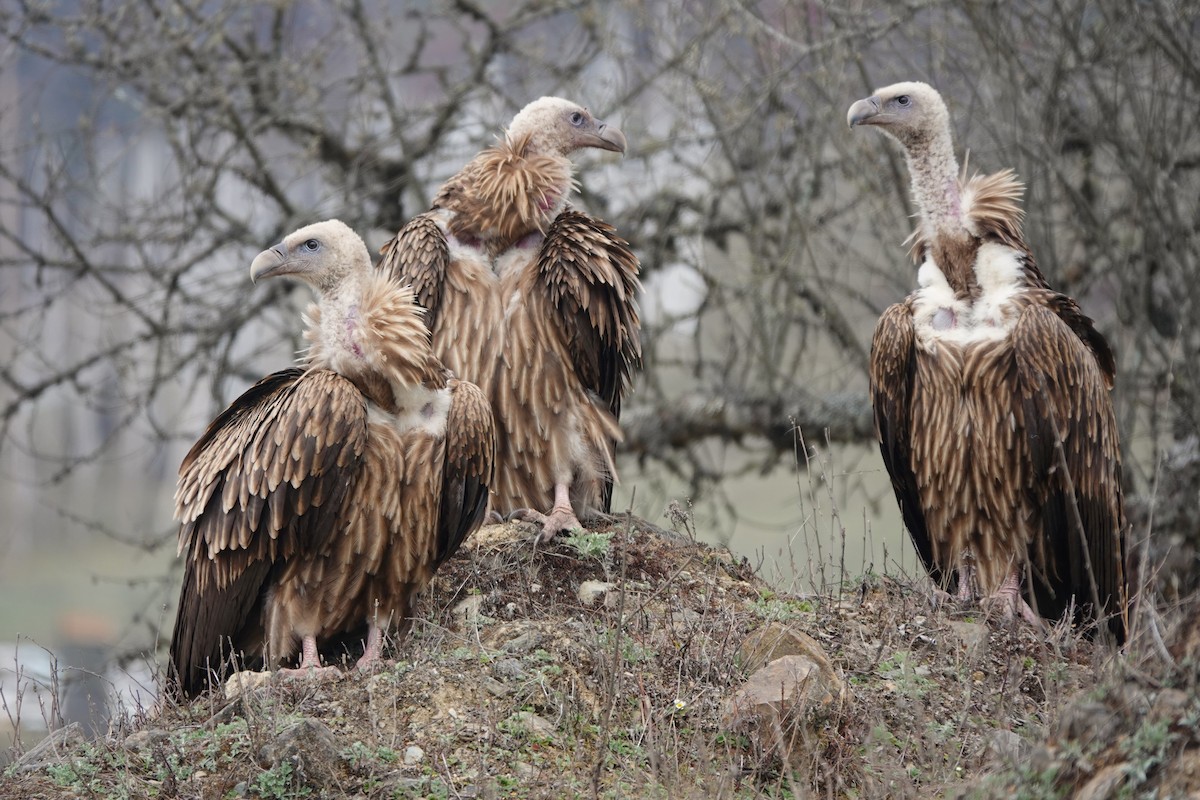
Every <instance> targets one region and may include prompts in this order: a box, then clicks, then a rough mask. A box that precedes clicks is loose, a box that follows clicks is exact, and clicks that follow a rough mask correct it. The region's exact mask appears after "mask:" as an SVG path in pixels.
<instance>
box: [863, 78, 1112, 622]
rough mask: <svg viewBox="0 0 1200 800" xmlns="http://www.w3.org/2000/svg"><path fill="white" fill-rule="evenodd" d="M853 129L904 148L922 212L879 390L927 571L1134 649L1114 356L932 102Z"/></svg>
mask: <svg viewBox="0 0 1200 800" xmlns="http://www.w3.org/2000/svg"><path fill="white" fill-rule="evenodd" d="M848 122H849V124H850V126H851V127H853V126H857V125H870V126H872V127H875V128H877V129H879V130H880V131H883V132H884V133H886V134H888V135H889V136H891V137H892V138H894V139H895V140H896V141H898V142H899V143H900V144H901V145H902V146H903V147H904V151H905V154H906V156H907V159H908V168H909V172H910V174H911V179H912V194H913V199H914V200H915V202H916V206H917V208H918V210H919V220H920V221H919V223H918V227H917V229H916V231H915V232H914V234H913V241H914V242H915V243H914V245H913V248H912V255H913V257H914V259H915V260H916V261H917V262H918V263H919V264H920V268H919V270H918V272H917V289H916V290H915V291H914V292H913V293H912V294H910V295H909V296H908V297H907V298H906V299H905V300H904V301H903V302H902V303H898V304H896V305H893V306H891V307H890V308H888V309H887V310H886V311H885V312H884V313H883V316H882V317H881V318H880V320H879V323H878V325H877V326H876V328H875V335H874V339H873V341H872V345H871V364H870V372H871V374H870V379H871V392H872V399H873V405H874V411H875V425H876V431H877V435H878V438H879V443H880V448H881V450H882V453H883V460H884V463H885V464H886V465H887V469H888V472H889V473H890V474H891V478H892V486H893V487H894V489H895V492H896V499H897V500H898V501H899V503H900V508H901V511H902V513H903V516H904V522H905V525H906V526H907V528H908V530H909V533H910V534H911V536H912V540H913V543H914V544H915V545H916V549H917V552H918V553H919V554H920V557H921V560H922V561H923V562H924V565H925V568H926V569H927V570H928V572H929V574H930V575H931V576H932V577H933V579H934V580H935V581H937V582H938V583H939V584H940V585H942V586H943V587H944V588H946V589H948V590H951V591H955V590H956V591H957V595H958V597H959V598H960V599H963V600H971V599H975V598H980V599H983V600H985V601H987V602H988V603H989V604H999V605H1000V607H1001V608H1002V609H1003V610H1004V612H1005V613H1006V615H1012V614H1013V613H1019V614H1020V615H1021V616H1022V617H1024V618H1025V619H1027V620H1029V621H1030V622H1033V623H1035V624H1037V622H1038V615H1039V614H1040V615H1041V616H1042V617H1046V618H1050V619H1057V618H1059V617H1061V616H1063V614H1064V613H1065V612H1066V611H1067V609H1069V608H1074V609H1075V615H1074V619H1075V620H1076V621H1078V622H1089V621H1097V622H1100V623H1103V624H1106V625H1107V626H1108V628H1109V630H1111V631H1112V632H1113V633H1114V634H1115V635H1116V636H1117V638H1118V639H1121V638H1123V635H1124V616H1125V607H1126V584H1125V570H1124V567H1125V516H1124V512H1123V509H1122V501H1121V451H1120V445H1119V442H1118V437H1117V422H1116V418H1115V417H1114V415H1113V406H1112V400H1111V397H1110V392H1111V389H1112V384H1113V375H1114V371H1115V365H1114V360H1113V355H1112V351H1111V350H1110V349H1109V347H1108V344H1107V343H1106V342H1105V340H1104V337H1103V336H1101V335H1100V333H1099V332H1098V331H1097V330H1096V329H1095V327H1094V326H1093V324H1092V320H1091V319H1089V318H1088V317H1086V316H1084V314H1083V313H1082V312H1081V311H1080V309H1079V306H1078V305H1077V304H1076V303H1075V301H1074V300H1072V299H1071V298H1070V297H1067V296H1066V295H1063V294H1060V293H1058V292H1056V291H1054V290H1053V289H1051V288H1050V286H1049V284H1048V283H1047V282H1046V279H1045V278H1044V277H1043V276H1042V273H1041V271H1040V270H1039V269H1038V267H1037V264H1036V262H1035V261H1034V258H1033V254H1032V253H1031V252H1030V251H1029V247H1028V246H1027V245H1026V243H1025V239H1024V236H1023V234H1022V232H1021V222H1022V216H1023V212H1022V209H1021V205H1020V200H1021V196H1022V194H1023V188H1024V187H1023V185H1022V184H1021V183H1020V182H1019V181H1018V180H1017V178H1016V176H1015V174H1014V173H1013V172H1012V171H1011V170H1004V171H1002V172H998V173H996V174H993V175H975V176H974V177H972V178H970V179H969V180H968V179H966V177H965V175H963V176H960V174H959V167H958V163H957V161H956V159H955V156H954V150H953V146H952V143H951V137H950V117H949V113H948V112H947V110H946V106H945V104H944V103H943V102H942V98H941V96H940V95H939V94H938V93H937V92H936V91H935V90H934V89H932V88H931V87H929V86H927V85H926V84H923V83H899V84H896V85H894V86H888V87H887V88H884V89H880V90H879V91H877V92H876V93H875V94H873V95H872V96H871V97H868V98H866V99H864V100H859V101H858V102H857V103H855V104H854V105H852V106H851V107H850V111H849V114H848ZM1031 606H1032V607H1031ZM1034 609H1036V612H1037V613H1036V614H1035V612H1034Z"/></svg>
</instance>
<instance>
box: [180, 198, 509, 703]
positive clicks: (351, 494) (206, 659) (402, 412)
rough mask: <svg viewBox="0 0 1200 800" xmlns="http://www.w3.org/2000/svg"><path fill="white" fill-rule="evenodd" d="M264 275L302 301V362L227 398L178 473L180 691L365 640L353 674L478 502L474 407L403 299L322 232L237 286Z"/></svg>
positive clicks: (334, 228) (480, 445)
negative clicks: (296, 291) (298, 291)
mask: <svg viewBox="0 0 1200 800" xmlns="http://www.w3.org/2000/svg"><path fill="white" fill-rule="evenodd" d="M276 275H291V276H293V277H295V278H298V279H300V280H303V281H305V282H306V283H309V284H310V285H312V286H313V288H314V289H316V291H317V295H318V302H317V303H316V304H314V305H312V306H310V308H309V310H308V314H307V315H306V319H307V322H308V329H307V330H306V332H305V338H306V339H307V340H308V342H309V349H308V352H307V354H306V356H305V358H304V364H303V367H302V368H295V369H287V370H283V371H282V372H277V373H275V374H273V375H269V376H267V377H266V378H264V379H263V380H261V381H259V382H258V383H257V384H255V385H254V386H253V387H252V388H250V389H249V390H248V391H247V392H246V393H245V394H243V395H242V396H241V397H239V398H238V399H237V400H235V401H234V402H233V404H232V405H230V406H229V408H227V409H226V410H225V411H224V412H222V413H221V415H220V416H218V417H217V418H216V419H215V420H214V421H213V422H212V424H210V425H209V426H208V429H207V430H206V431H205V432H204V434H203V435H202V436H201V437H200V440H199V441H197V442H196V444H195V445H194V446H193V447H192V449H191V451H190V452H189V453H188V454H187V457H186V458H185V459H184V461H183V465H182V466H181V467H180V470H179V486H178V489H177V490H176V493H175V515H176V518H177V519H178V520H179V521H180V523H181V528H180V531H179V552H180V554H181V555H182V556H183V558H184V579H183V588H182V590H181V592H180V599H179V613H178V617H177V619H176V623H175V631H174V635H173V637H172V640H171V670H172V674H171V676H170V678H171V680H172V681H173V686H174V688H175V689H176V690H177V691H178V692H179V693H181V694H182V695H184V696H191V695H194V694H196V693H198V692H200V691H202V690H203V689H204V688H205V687H206V685H207V684H208V681H209V676H210V674H211V673H212V672H216V673H220V672H222V671H224V670H225V669H227V668H229V667H230V666H234V667H236V666H239V665H241V664H246V665H254V664H255V663H256V662H257V663H258V664H262V663H264V662H265V663H266V664H267V665H268V666H274V665H277V664H278V663H280V662H281V661H284V660H286V659H290V658H292V657H293V656H294V655H295V654H296V651H297V649H298V648H299V649H300V650H301V651H302V653H303V658H302V661H301V668H304V669H308V668H313V669H315V668H317V667H318V665H319V658H318V654H317V653H318V647H319V646H336V645H337V644H338V643H342V644H348V643H350V642H353V641H354V640H355V639H358V640H360V641H361V640H362V638H363V637H364V636H365V644H364V649H363V656H362V658H361V659H360V660H359V665H360V666H361V667H368V666H370V665H371V664H372V663H373V662H374V661H375V660H376V659H378V657H379V646H380V638H381V635H382V633H383V632H384V631H385V630H387V629H388V628H389V627H391V628H393V629H399V631H401V632H403V631H404V630H405V629H406V627H407V622H408V617H409V614H410V611H411V607H412V599H413V596H414V595H415V594H416V593H417V592H419V591H420V590H421V589H423V588H424V587H425V586H426V585H427V584H428V583H429V580H430V578H431V577H432V575H433V572H434V570H436V569H437V567H438V566H439V565H440V564H441V563H442V562H443V561H445V560H446V559H447V558H449V557H450V556H451V555H453V553H454V552H455V550H456V549H457V548H458V546H459V544H460V543H461V542H462V540H463V539H464V538H465V537H466V536H467V535H468V534H469V533H470V532H471V531H472V530H474V529H475V528H476V527H478V526H479V524H480V523H481V522H482V520H483V516H484V513H485V510H486V507H487V496H488V485H489V483H490V481H491V476H492V469H493V461H494V456H495V438H494V431H493V423H492V413H491V409H490V407H489V404H488V402H487V400H486V398H485V397H484V396H483V394H482V392H480V390H479V389H478V388H477V387H475V386H474V385H472V384H470V383H466V382H464V381H458V380H455V379H453V378H451V377H448V375H447V372H446V370H445V368H444V367H443V366H442V364H441V363H440V362H439V361H438V359H437V358H436V357H435V356H434V354H433V351H432V349H431V347H430V342H429V331H428V329H427V328H426V327H425V325H424V323H423V321H422V319H421V315H422V311H421V309H420V307H419V306H418V305H417V304H416V303H415V302H414V298H413V294H412V290H411V289H410V288H408V287H406V286H401V285H399V284H396V283H394V282H392V281H391V280H389V279H388V277H387V276H386V275H385V274H383V273H380V272H377V271H375V270H374V269H373V268H372V266H371V258H370V254H369V253H368V251H367V249H366V245H364V244H363V242H362V240H361V239H360V238H359V237H358V236H357V235H356V234H355V233H354V232H353V231H351V230H350V229H349V228H348V227H346V226H345V225H344V224H342V223H341V222H338V221H336V220H331V221H328V222H321V223H317V224H315V225H309V226H307V227H305V228H301V229H300V230H298V231H296V232H295V233H292V234H291V235H289V236H288V237H287V238H285V239H284V240H283V242H281V243H280V244H278V245H276V246H275V247H273V248H271V249H270V250H266V251H264V252H263V253H261V254H259V256H258V257H257V258H255V259H254V264H253V265H252V267H251V277H252V278H256V279H257V278H263V277H272V276H276Z"/></svg>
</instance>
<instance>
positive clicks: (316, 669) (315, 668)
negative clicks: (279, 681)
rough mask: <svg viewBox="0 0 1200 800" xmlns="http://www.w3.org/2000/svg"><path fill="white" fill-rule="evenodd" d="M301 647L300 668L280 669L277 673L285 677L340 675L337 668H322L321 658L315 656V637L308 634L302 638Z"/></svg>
mask: <svg viewBox="0 0 1200 800" xmlns="http://www.w3.org/2000/svg"><path fill="white" fill-rule="evenodd" d="M302 641H303V646H302V649H301V656H300V666H299V667H297V668H295V669H281V670H279V673H280V674H281V675H284V676H286V677H292V678H296V677H301V676H310V675H311V676H313V677H329V676H334V675H340V674H341V671H340V670H339V669H338V668H337V667H322V666H321V657H320V656H319V655H317V637H316V636H313V635H312V634H308V635H307V636H305V637H304V638H303V640H302Z"/></svg>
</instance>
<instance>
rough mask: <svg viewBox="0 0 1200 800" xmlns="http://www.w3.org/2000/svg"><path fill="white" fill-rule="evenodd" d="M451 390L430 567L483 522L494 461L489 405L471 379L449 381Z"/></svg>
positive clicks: (494, 436)
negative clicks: (441, 479)
mask: <svg viewBox="0 0 1200 800" xmlns="http://www.w3.org/2000/svg"><path fill="white" fill-rule="evenodd" d="M450 391H451V399H450V411H449V414H448V415H447V418H446V445H445V446H446V466H445V469H444V470H443V473H442V475H443V485H442V499H441V509H440V511H439V517H438V532H437V539H438V541H437V555H436V557H435V559H434V569H436V568H437V567H438V566H439V565H440V564H441V563H442V562H444V561H445V560H446V559H448V558H450V557H451V556H453V555H454V553H455V552H456V551H457V550H458V548H459V546H460V545H461V544H462V543H463V540H464V539H466V537H467V535H468V534H470V533H471V531H473V530H475V529H476V528H478V527H479V526H480V524H482V522H483V517H484V514H486V513H487V505H488V488H489V487H490V486H491V485H492V478H493V474H494V470H495V462H496V430H495V422H494V420H493V417H492V407H491V404H490V403H488V401H487V398H486V397H485V396H484V394H483V392H482V391H480V389H479V387H477V386H476V385H475V384H473V383H468V382H466V381H458V380H453V381H451V384H450Z"/></svg>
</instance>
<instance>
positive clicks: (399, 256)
mask: <svg viewBox="0 0 1200 800" xmlns="http://www.w3.org/2000/svg"><path fill="white" fill-rule="evenodd" d="M379 252H380V253H382V254H383V260H382V261H381V262H380V264H379V268H380V269H382V270H384V271H385V272H387V273H388V274H389V275H390V276H391V277H392V280H395V281H399V282H400V283H409V284H412V287H413V292H414V293H415V294H416V296H417V302H418V303H420V304H421V306H422V307H423V308H424V309H425V311H426V316H425V324H426V325H427V326H428V327H429V329H430V330H435V329H436V328H437V318H438V308H439V304H440V302H441V298H442V285H443V282H444V281H445V280H446V269H447V267H448V266H449V264H450V245H449V243H448V242H447V241H446V234H445V232H444V231H442V228H441V226H439V225H438V223H437V219H436V217H435V214H434V212H426V213H424V214H418V215H417V216H415V217H413V218H412V219H411V220H410V221H409V223H408V224H407V225H405V226H404V227H403V228H401V230H400V232H399V233H397V234H396V236H395V237H394V238H392V240H391V241H389V242H388V243H387V244H385V245H384V246H383V247H382V248H380V250H379Z"/></svg>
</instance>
